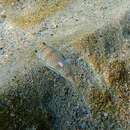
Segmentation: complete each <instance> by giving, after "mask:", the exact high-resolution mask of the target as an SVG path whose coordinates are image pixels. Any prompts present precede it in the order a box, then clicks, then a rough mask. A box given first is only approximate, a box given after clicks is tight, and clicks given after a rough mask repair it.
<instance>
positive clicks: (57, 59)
mask: <svg viewBox="0 0 130 130" xmlns="http://www.w3.org/2000/svg"><path fill="white" fill-rule="evenodd" d="M36 58H37V59H38V60H39V61H40V62H41V63H43V65H45V66H46V67H48V68H50V69H51V70H53V71H55V72H57V73H59V74H60V75H61V76H63V77H65V78H67V79H68V78H69V79H71V77H72V76H71V65H70V60H69V59H67V58H65V57H64V56H63V54H62V53H60V52H59V51H58V50H56V49H54V48H53V47H50V46H48V45H47V44H46V43H45V42H42V43H41V44H40V45H39V47H38V49H37V50H36Z"/></svg>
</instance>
